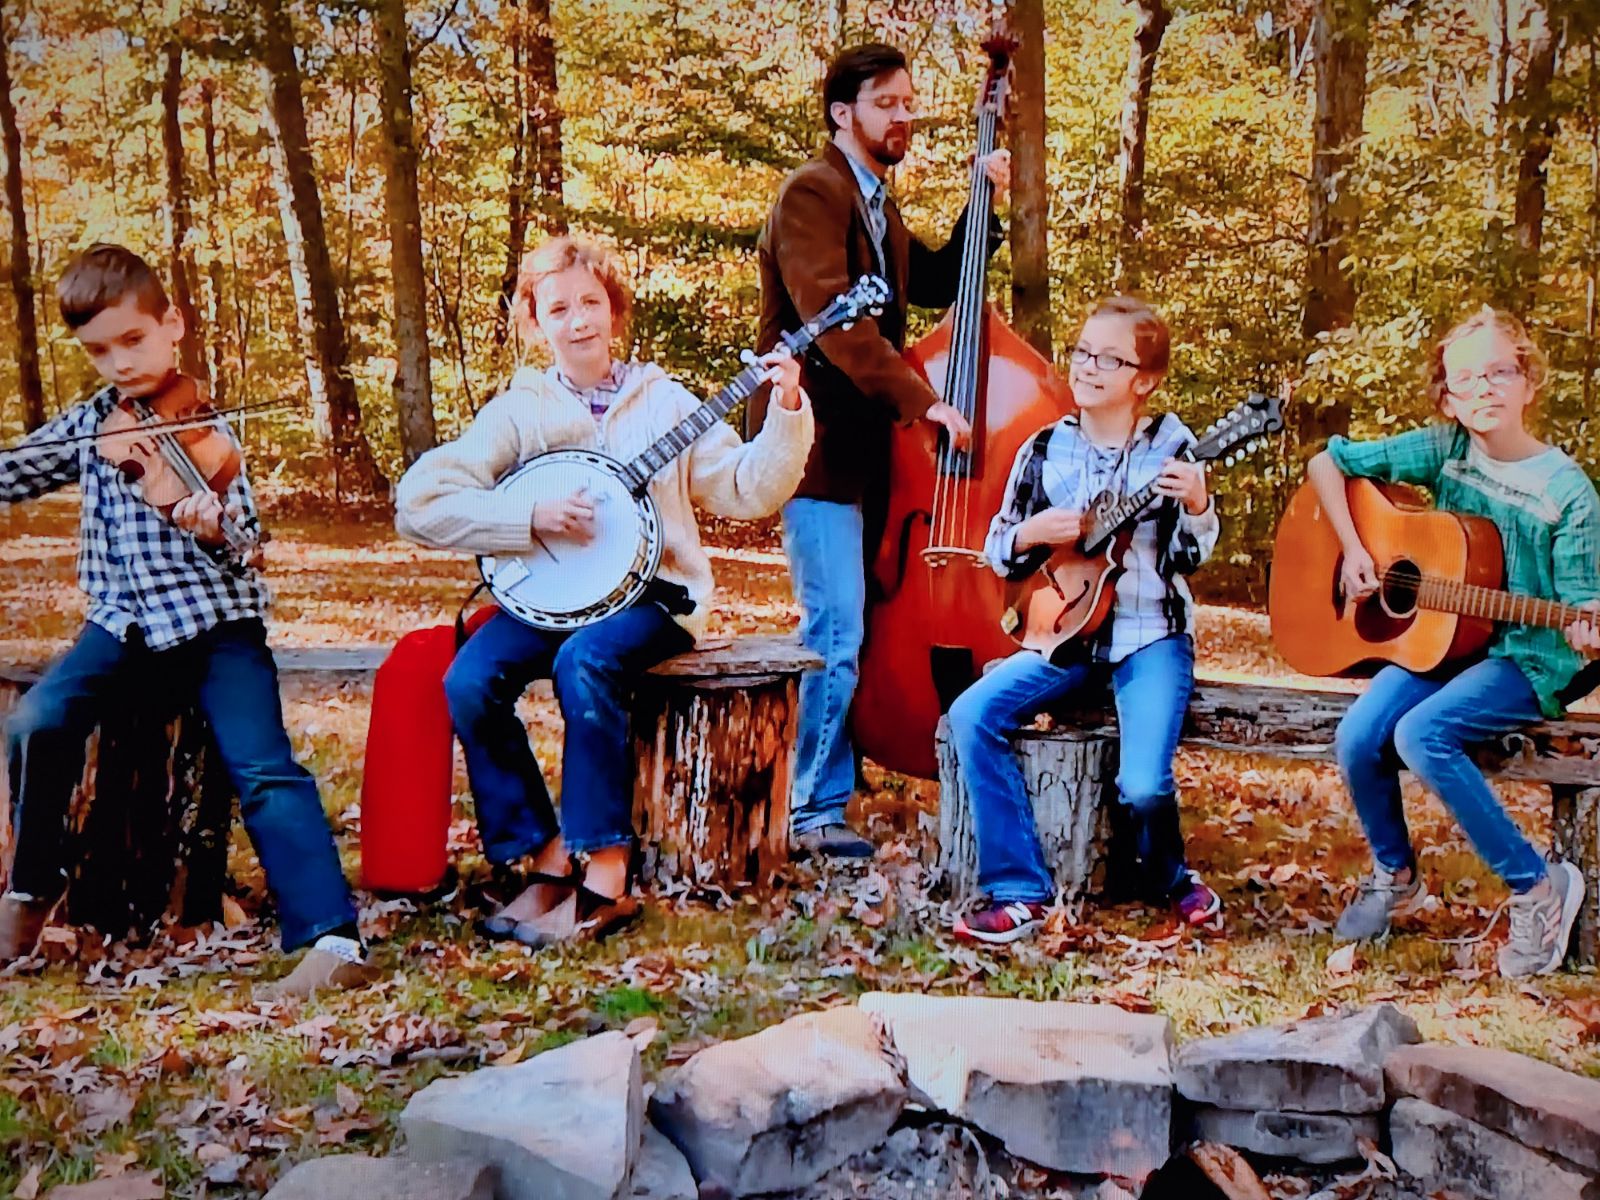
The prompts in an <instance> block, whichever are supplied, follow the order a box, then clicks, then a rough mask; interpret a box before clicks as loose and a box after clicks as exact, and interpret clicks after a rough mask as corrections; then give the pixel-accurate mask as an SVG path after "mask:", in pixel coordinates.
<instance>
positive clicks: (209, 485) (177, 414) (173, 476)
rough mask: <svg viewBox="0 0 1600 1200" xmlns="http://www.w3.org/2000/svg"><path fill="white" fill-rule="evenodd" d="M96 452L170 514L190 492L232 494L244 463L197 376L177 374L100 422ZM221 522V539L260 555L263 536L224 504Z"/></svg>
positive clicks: (244, 554)
mask: <svg viewBox="0 0 1600 1200" xmlns="http://www.w3.org/2000/svg"><path fill="white" fill-rule="evenodd" d="M208 417H215V418H216V419H214V420H207V419H206V418H208ZM95 450H96V452H97V453H98V454H99V455H100V457H101V458H103V459H105V460H106V461H107V462H109V463H110V464H111V465H112V466H114V467H116V469H117V470H118V471H119V472H120V473H121V474H122V476H123V478H125V479H127V480H128V481H129V482H130V483H136V484H137V485H138V487H139V494H140V496H141V497H142V498H143V499H144V501H145V503H147V504H149V505H150V506H151V507H152V508H155V509H156V510H157V511H159V512H160V513H161V515H162V516H164V517H167V518H168V519H171V516H172V510H173V508H175V507H176V506H177V504H178V502H179V501H180V500H182V499H183V498H184V497H185V496H191V495H194V494H195V493H203V492H213V493H215V494H216V495H217V496H218V497H223V496H226V495H227V491H228V488H229V486H230V485H231V484H232V483H233V481H234V480H235V479H237V478H238V477H239V472H240V470H241V469H242V468H243V452H242V451H241V450H240V448H239V443H238V442H236V441H235V440H234V438H233V436H232V434H231V433H229V431H228V428H227V426H226V425H225V424H223V422H222V420H221V419H220V417H218V416H217V414H216V410H215V409H213V408H212V407H211V403H210V401H209V400H207V399H206V398H205V397H204V396H203V395H201V392H200V388H199V386H198V385H197V384H196V383H195V381H194V380H193V379H191V378H189V377H188V376H187V375H180V374H178V373H176V372H174V373H173V374H172V375H171V376H170V377H169V379H168V381H167V382H166V383H165V384H164V385H163V386H162V388H161V389H160V390H159V391H157V392H155V393H154V394H152V395H150V396H147V397H135V396H123V397H122V398H121V399H120V400H118V401H117V406H116V407H115V408H114V409H112V410H111V411H110V412H109V413H107V414H106V415H105V417H104V418H103V419H102V420H101V422H100V427H99V429H98V430H97V431H96V436H95ZM220 526H221V530H222V537H223V540H224V541H226V542H227V544H228V547H229V549H231V550H232V551H233V552H234V553H235V554H237V555H238V556H239V558H240V559H241V560H242V561H246V562H249V561H252V560H253V559H255V558H256V556H257V555H258V552H259V550H260V544H261V541H262V540H263V539H262V538H261V537H260V536H259V535H258V534H256V533H255V532H253V531H252V530H249V529H246V528H245V527H244V526H243V525H242V524H241V523H240V522H239V521H238V520H237V519H236V518H235V517H234V516H233V515H232V514H231V513H229V512H228V511H227V510H226V508H224V510H223V512H222V516H221V521H220Z"/></svg>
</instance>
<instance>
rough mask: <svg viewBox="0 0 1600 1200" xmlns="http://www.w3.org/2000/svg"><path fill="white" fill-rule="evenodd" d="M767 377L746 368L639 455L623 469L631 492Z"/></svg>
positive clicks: (640, 489)
mask: <svg viewBox="0 0 1600 1200" xmlns="http://www.w3.org/2000/svg"><path fill="white" fill-rule="evenodd" d="M788 340H789V341H790V348H791V349H792V350H793V351H794V353H795V355H796V356H797V357H798V356H799V354H800V353H801V351H802V350H803V349H804V347H803V346H796V345H795V344H794V343H795V342H797V341H799V340H800V339H799V338H793V339H788ZM810 341H811V339H810V338H806V339H805V343H806V344H807V345H809V344H810ZM765 374H766V369H765V368H763V367H760V366H748V367H746V368H745V369H744V370H742V371H740V372H739V374H738V375H737V376H735V377H734V380H733V382H732V383H730V384H728V386H727V387H725V388H723V389H722V390H721V391H720V392H718V393H717V394H716V395H715V396H713V397H712V398H711V399H709V400H707V401H706V402H705V403H704V404H702V405H701V406H700V407H699V408H697V409H695V410H694V411H693V412H692V413H690V414H689V415H688V416H687V417H685V418H684V419H683V420H681V421H679V422H678V423H677V424H676V425H674V426H673V427H672V428H671V429H669V430H667V432H666V433H664V434H662V435H661V436H660V437H658V438H657V439H656V440H655V441H654V442H652V443H651V444H650V445H649V446H648V447H646V448H645V449H644V450H642V451H640V452H639V454H637V455H635V456H634V457H633V458H632V459H631V460H630V461H629V462H627V463H626V464H625V465H624V466H623V468H622V479H623V482H624V483H626V484H627V486H628V490H629V491H630V492H632V493H633V494H634V495H636V496H637V495H640V494H642V493H643V492H644V490H645V488H647V487H648V486H649V485H650V480H651V479H652V478H653V477H654V476H655V474H656V472H657V471H659V470H661V468H662V467H664V466H666V465H667V464H668V463H669V462H671V461H672V460H673V459H675V458H677V457H678V455H680V454H682V453H683V452H684V451H685V450H687V449H688V448H689V447H690V446H691V445H693V444H694V442H695V439H697V438H698V437H699V436H700V435H701V434H703V433H705V432H706V430H708V429H710V428H711V427H712V426H714V425H715V424H716V423H717V422H718V421H720V420H722V419H723V418H724V417H726V416H727V415H728V414H729V413H730V412H732V411H733V406H734V405H735V404H738V403H739V401H741V400H744V399H747V398H748V397H749V396H751V395H752V394H753V393H754V392H755V390H756V389H757V388H759V387H760V386H761V380H762V377H763V376H764V375H765Z"/></svg>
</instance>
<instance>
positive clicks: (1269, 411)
mask: <svg viewBox="0 0 1600 1200" xmlns="http://www.w3.org/2000/svg"><path fill="white" fill-rule="evenodd" d="M1282 428H1283V413H1282V411H1281V409H1280V405H1279V401H1278V397H1276V396H1265V395H1262V394H1261V393H1259V392H1252V393H1250V395H1249V397H1248V398H1247V399H1245V400H1244V401H1242V402H1241V403H1239V404H1237V405H1235V406H1234V408H1233V409H1232V411H1230V412H1229V413H1228V414H1227V416H1225V417H1223V418H1222V419H1221V420H1220V421H1217V422H1215V423H1214V424H1213V425H1211V426H1210V427H1209V428H1208V429H1207V430H1206V431H1205V435H1204V436H1203V437H1201V438H1200V440H1199V441H1197V442H1196V443H1195V444H1194V445H1193V446H1190V447H1189V448H1188V449H1187V450H1185V451H1184V452H1183V453H1182V454H1180V455H1178V458H1180V459H1182V460H1184V461H1187V462H1211V461H1214V460H1216V459H1223V460H1224V462H1225V464H1226V465H1227V466H1232V465H1233V464H1234V463H1235V462H1238V461H1240V460H1242V459H1243V458H1244V456H1245V455H1246V454H1248V453H1249V452H1251V451H1253V450H1258V449H1260V448H1261V446H1262V445H1264V444H1265V441H1264V436H1263V435H1265V434H1268V433H1276V432H1278V431H1279V430H1280V429H1282ZM1161 498H1162V497H1161V493H1160V492H1158V491H1156V486H1155V481H1154V480H1151V481H1150V482H1149V483H1147V484H1145V485H1144V486H1143V487H1141V488H1138V489H1137V490H1135V491H1133V492H1131V493H1129V494H1128V495H1125V496H1124V495H1119V494H1117V493H1115V492H1109V491H1107V492H1102V493H1100V495H1098V496H1096V497H1095V498H1094V500H1093V501H1092V502H1091V503H1090V505H1089V507H1088V509H1087V511H1086V512H1085V513H1084V532H1083V536H1082V537H1080V538H1079V539H1078V541H1077V543H1076V544H1075V545H1071V546H1059V547H1057V548H1056V549H1055V551H1054V552H1053V553H1052V554H1051V555H1050V557H1049V558H1048V559H1046V560H1045V562H1044V564H1043V565H1042V566H1041V567H1040V568H1039V569H1038V570H1037V571H1035V572H1034V573H1033V574H1032V575H1030V576H1028V577H1027V578H1026V579H1024V580H1021V581H1020V582H1018V583H1015V584H1012V585H1011V587H1010V589H1009V590H1008V594H1007V607H1006V610H1005V612H1004V614H1003V615H1002V616H1001V618H1000V628H1001V629H1003V630H1004V631H1005V632H1006V633H1008V634H1010V635H1011V637H1012V638H1013V639H1015V641H1016V642H1017V643H1018V644H1019V645H1021V646H1022V647H1024V648H1025V649H1028V650H1036V651H1038V652H1039V653H1040V654H1042V655H1044V656H1045V658H1047V659H1050V660H1051V661H1055V660H1056V658H1057V656H1058V655H1059V654H1061V653H1062V652H1063V651H1064V650H1066V649H1067V648H1068V647H1069V645H1070V643H1072V642H1074V641H1076V640H1078V639H1082V638H1087V637H1088V636H1089V635H1091V634H1093V633H1094V632H1095V631H1096V630H1097V629H1099V628H1100V626H1101V625H1103V624H1104V623H1105V620H1106V617H1107V616H1109V615H1110V613H1111V606H1112V604H1113V603H1114V602H1115V601H1116V598H1117V580H1118V579H1119V578H1121V576H1122V572H1123V569H1124V568H1123V559H1124V557H1125V556H1126V554H1127V552H1128V546H1129V545H1130V544H1131V543H1132V541H1133V527H1134V525H1135V524H1136V523H1137V521H1138V519H1139V516H1140V514H1142V513H1143V512H1144V511H1145V509H1147V508H1149V507H1150V506H1151V505H1152V504H1154V503H1155V502H1156V501H1157V500H1160V499H1161Z"/></svg>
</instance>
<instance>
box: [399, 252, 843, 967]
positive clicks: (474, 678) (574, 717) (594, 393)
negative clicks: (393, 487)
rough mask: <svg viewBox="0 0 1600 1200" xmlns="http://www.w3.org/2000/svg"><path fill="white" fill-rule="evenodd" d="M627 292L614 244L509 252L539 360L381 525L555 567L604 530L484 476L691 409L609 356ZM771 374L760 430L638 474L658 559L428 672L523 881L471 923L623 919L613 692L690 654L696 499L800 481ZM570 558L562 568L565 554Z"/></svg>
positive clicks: (637, 435)
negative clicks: (545, 715)
mask: <svg viewBox="0 0 1600 1200" xmlns="http://www.w3.org/2000/svg"><path fill="white" fill-rule="evenodd" d="M631 304H632V298H631V296H630V295H629V292H628V289H627V286H626V285H625V283H624V282H623V279H622V274H621V268H620V266H619V264H618V263H617V261H616V259H615V258H613V257H612V256H611V255H610V254H608V253H607V252H606V251H604V250H603V249H601V248H600V247H599V246H597V245H595V244H594V243H592V242H589V241H586V240H584V239H581V238H574V237H559V238H555V239H552V240H551V241H548V242H546V243H545V244H544V245H542V246H540V247H539V248H538V249H536V250H534V251H532V252H531V253H529V254H528V255H527V256H526V257H525V258H524V259H523V260H522V266H521V270H520V272H519V274H518V278H517V286H516V293H515V299H514V302H513V311H514V314H515V317H516V319H517V322H518V325H519V328H520V329H521V330H522V332H523V334H524V337H525V339H526V340H528V341H530V342H531V341H533V340H534V339H535V338H542V339H543V340H544V341H545V342H546V343H547V344H548V345H549V347H550V350H551V353H552V355H553V357H554V360H555V363H554V366H553V367H551V368H550V369H548V370H543V371H541V370H538V369H536V368H533V367H523V368H522V369H520V370H519V371H517V373H516V374H515V375H514V376H513V377H512V380H511V384H510V386H509V387H508V388H507V389H506V391H504V392H503V393H502V394H500V395H499V396H497V397H495V398H494V399H493V400H491V401H490V402H489V403H488V404H486V405H485V406H484V407H483V409H482V410H481V411H480V412H479V413H478V415H477V416H476V418H474V420H473V422H472V424H471V425H470V426H469V427H468V429H467V430H466V432H465V433H463V434H462V436H461V437H460V438H459V439H458V440H457V441H455V442H452V443H450V444H448V445H444V446H440V447H438V448H436V449H434V450H430V451H429V452H428V453H426V454H424V455H423V456H422V457H421V458H419V459H418V460H417V462H416V463H415V464H414V465H413V466H412V467H411V469H410V470H409V471H408V472H406V475H405V478H404V479H402V480H401V482H400V487H399V491H398V494H397V497H396V501H397V516H396V522H395V523H396V527H397V528H398V529H399V531H400V533H401V535H402V536H404V537H407V538H409V539H411V540H412V541H415V542H420V543H422V544H423V545H428V546H435V547H442V548H447V549H454V550H466V551H471V552H475V553H478V554H484V555H499V556H509V555H531V554H534V553H535V552H536V550H537V552H540V553H545V554H548V555H550V556H551V557H552V558H554V559H555V560H557V561H558V562H559V561H560V560H561V557H562V555H563V552H564V550H565V551H566V552H567V553H572V552H573V551H574V550H575V549H577V548H580V547H585V546H587V545H588V544H589V543H590V542H591V540H592V539H594V538H596V536H597V531H598V535H599V536H604V530H605V524H606V523H605V521H604V520H603V519H602V518H601V516H600V515H598V514H597V511H596V504H595V501H594V498H593V494H592V493H591V492H589V491H588V490H586V489H582V488H580V489H578V490H577V491H575V492H573V493H572V494H568V495H564V496H560V497H554V498H551V499H547V500H542V501H539V502H536V503H535V504H533V506H532V512H529V511H528V504H527V501H526V499H525V498H522V499H521V501H520V504H519V502H518V501H519V497H518V495H517V493H516V492H515V491H514V490H506V489H502V490H496V488H495V485H496V483H497V481H499V480H500V479H501V478H502V477H503V476H505V475H506V474H507V473H508V472H510V471H512V470H514V469H515V468H517V467H518V466H519V465H520V464H522V463H524V462H526V461H527V460H529V459H532V458H534V457H535V456H537V455H540V454H544V453H546V452H548V451H553V450H561V449H566V448H589V449H594V450H599V451H602V452H604V453H606V454H609V455H612V456H614V457H616V458H619V459H625V458H628V457H631V456H633V455H635V454H637V453H638V452H639V451H640V450H642V449H644V448H646V447H648V446H649V445H650V444H651V443H652V441H654V440H655V439H657V438H660V437H661V436H662V434H663V433H664V432H665V431H667V430H669V429H671V428H672V427H673V426H674V425H675V424H676V423H677V422H679V421H681V420H682V419H683V418H684V417H685V416H686V415H687V414H688V413H690V412H691V411H692V410H694V409H696V408H698V407H699V404H700V402H699V401H698V400H697V399H696V398H695V397H694V396H693V395H691V394H690V393H689V392H688V391H687V390H685V389H684V388H683V387H682V386H681V385H680V384H678V383H675V382H674V381H673V380H671V379H669V378H668V377H667V375H666V373H665V372H664V371H662V370H661V368H660V367H657V366H653V365H650V364H647V363H639V362H618V361H616V360H614V359H613V358H612V354H611V350H612V343H613V341H614V340H615V339H617V338H620V337H622V336H623V335H624V333H625V331H626V328H627V320H628V314H629V310H630V308H631ZM758 361H759V363H760V365H762V366H765V367H766V368H768V370H767V374H766V379H767V380H768V381H769V382H770V383H772V384H773V386H774V399H775V401H776V402H775V403H774V404H772V406H771V408H770V411H769V413H768V416H767V420H766V424H765V425H764V426H763V428H762V430H761V432H760V434H759V435H758V436H757V437H756V438H755V439H754V440H752V441H751V442H749V443H748V444H745V443H742V442H741V441H740V440H739V437H738V435H737V434H736V433H735V432H734V430H733V428H732V427H731V426H730V425H728V424H726V423H724V422H717V423H715V425H714V426H713V427H712V428H711V429H709V430H708V431H707V432H706V433H705V434H704V435H703V436H701V437H700V438H699V439H698V440H696V441H695V442H694V443H693V444H692V445H691V446H690V447H689V448H688V450H687V451H685V452H684V453H682V454H680V455H678V457H676V458H675V459H673V460H672V462H671V463H669V464H668V465H667V466H666V467H665V468H664V469H662V470H661V471H659V472H658V473H657V474H655V475H654V476H653V477H652V478H651V479H650V482H649V489H648V490H649V494H650V496H651V498H653V499H654V501H655V503H656V505H657V507H658V509H659V513H660V518H659V536H660V539H661V543H662V545H661V560H660V568H659V570H658V571H657V572H656V574H655V577H654V579H653V581H652V582H651V584H650V586H649V587H648V588H647V589H646V591H645V592H644V594H643V595H642V596H641V597H640V598H639V599H638V600H637V601H636V602H635V603H633V604H632V605H630V606H628V607H626V608H623V609H621V610H620V611H617V612H614V613H612V614H611V615H609V616H605V617H602V618H601V619H599V620H597V621H595V622H593V623H590V624H583V625H582V626H581V627H579V628H576V629H568V630H554V629H545V628H536V627H535V626H534V625H532V624H528V623H525V622H524V621H523V620H521V619H519V618H518V617H515V616H513V615H511V613H509V612H506V611H501V612H499V613H497V614H496V615H495V616H494V617H492V618H491V619H490V620H489V621H488V622H487V623H486V624H485V625H484V626H483V627H482V628H481V629H480V630H479V631H478V632H477V633H476V634H474V635H473V637H472V639H471V640H470V641H468V642H467V644H466V645H465V646H464V647H463V648H462V650H461V653H460V654H458V655H457V657H456V659H455V662H454V664H453V665H452V666H451V668H450V670H449V673H448V674H447V675H446V677H445V694H446V696H447V698H448V701H449V706H450V716H451V721H452V723H453V724H454V726H455V730H456V734H457V736H459V737H460V739H461V744H462V746H463V748H464V749H465V752H466V762H467V775H468V778H469V780H470V781H471V784H472V794H473V798H474V800H475V802H476V805H477V816H478V828H479V832H480V834H481V836H482V839H483V847H484V854H485V857H487V858H488V860H489V862H490V863H491V864H492V865H494V866H495V867H496V868H497V872H498V873H500V874H502V875H504V874H506V873H508V872H513V871H514V870H515V868H516V867H518V866H519V865H520V866H523V867H525V869H524V870H522V871H521V882H522V883H523V884H525V885H526V886H525V887H524V889H523V890H522V891H520V893H518V894H517V895H516V896H515V898H514V899H512V900H511V901H510V902H509V903H508V904H506V905H505V906H504V907H503V908H502V909H501V910H500V911H499V912H497V913H495V914H494V915H493V916H492V917H490V918H489V919H488V920H487V921H485V922H484V924H483V929H484V931H485V932H486V933H487V934H489V935H490V936H493V937H514V938H516V939H517V940H518V941H522V942H524V943H526V944H529V945H545V944H551V943H554V942H560V941H567V940H575V939H579V938H594V937H600V936H603V935H604V934H606V933H608V932H610V931H611V930H613V929H615V928H617V927H618V926H620V925H622V924H623V923H625V922H627V921H629V920H631V919H632V918H633V917H634V916H635V915H637V913H638V910H639V904H638V901H637V900H636V899H634V898H633V896H632V895H631V894H630V892H631V884H632V880H631V879H630V872H629V864H630V860H631V857H632V849H633V842H634V831H633V822H632V808H633V767H632V756H631V754H630V752H629V749H630V747H629V729H628V701H629V698H630V693H631V691H632V687H633V683H634V681H635V679H636V678H637V677H638V676H639V675H640V674H641V673H642V672H644V671H645V670H647V669H648V668H649V667H651V666H653V665H654V664H656V663H658V662H660V661H661V660H662V659H665V658H668V657H670V656H672V655H674V654H678V653H681V652H683V651H685V650H688V649H690V648H691V647H692V646H693V644H694V641H695V638H696V636H697V635H699V634H700V633H701V632H702V631H703V630H704V629H705V626H706V621H707V618H708V616H709V607H710V602H711V595H712V591H713V586H714V585H713V582H712V578H711V564H710V561H709V559H708V558H707V556H706V552H705V550H704V549H703V548H702V547H701V545H700V537H699V532H698V528H697V526H696V522H695V506H696V505H699V506H701V507H704V508H706V509H709V510H710V511H712V512H714V513H718V514H720V515H724V516H730V517H741V518H755V517H762V516H766V515H767V514H769V513H772V512H775V511H776V510H777V509H778V507H779V506H780V505H781V504H782V503H783V502H784V501H785V500H787V499H788V498H789V497H790V496H791V495H792V494H793V492H794V490H795V488H796V486H797V485H798V484H799V481H800V475H801V472H802V471H803V470H804V468H805V462H806V455H807V453H808V452H809V451H810V448H811V439H812V418H811V406H810V404H809V402H808V401H807V399H806V397H805V395H804V393H803V392H802V391H801V389H800V385H799V367H798V364H797V363H796V362H795V361H794V359H793V358H792V357H790V356H789V354H788V353H787V351H780V352H778V353H774V354H769V355H767V356H766V357H764V358H763V359H760V360H758ZM574 569H576V567H575V568H574ZM543 677H548V678H550V679H552V680H553V681H554V684H555V693H556V699H557V701H558V702H559V704H560V707H561V713H562V716H563V718H564V720H565V724H566V730H565V745H564V747H563V751H562V772H561V777H562V786H561V793H562V800H561V812H560V817H559V821H558V818H557V815H556V812H555V810H554V808H553V807H552V805H551V802H550V796H549V792H548V791H547V790H546V788H545V783H544V779H543V776H542V775H541V774H540V771H539V765H538V763H537V762H536V761H535V759H534V756H533V750H532V748H531V747H530V746H529V743H528V735H527V732H526V730H525V729H524V727H523V725H522V722H521V720H520V719H519V718H518V717H517V713H516V708H515V706H516V702H517V700H518V698H519V697H520V696H521V695H522V693H523V691H524V690H525V689H526V688H527V686H528V684H529V683H531V682H532V681H533V680H534V679H537V678H543Z"/></svg>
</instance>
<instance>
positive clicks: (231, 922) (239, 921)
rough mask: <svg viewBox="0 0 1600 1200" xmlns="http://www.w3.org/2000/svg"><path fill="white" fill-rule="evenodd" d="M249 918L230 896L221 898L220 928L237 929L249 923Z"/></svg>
mask: <svg viewBox="0 0 1600 1200" xmlns="http://www.w3.org/2000/svg"><path fill="white" fill-rule="evenodd" d="M249 920H250V918H249V917H248V916H246V915H245V911H244V909H243V908H242V907H241V906H240V904H239V902H238V901H237V900H235V899H234V898H233V897H232V896H224V897H223V898H222V927H223V928H224V929H237V928H239V926H241V925H245V924H248V923H249Z"/></svg>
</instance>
